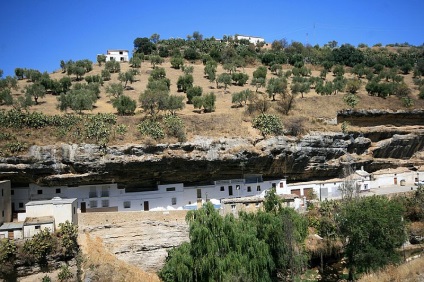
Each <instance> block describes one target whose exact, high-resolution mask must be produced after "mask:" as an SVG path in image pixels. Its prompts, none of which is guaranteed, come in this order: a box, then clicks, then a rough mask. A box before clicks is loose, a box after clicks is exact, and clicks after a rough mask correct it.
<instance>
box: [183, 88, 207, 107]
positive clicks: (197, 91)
mask: <svg viewBox="0 0 424 282" xmlns="http://www.w3.org/2000/svg"><path fill="white" fill-rule="evenodd" d="M202 92H203V88H202V87H200V86H193V87H191V88H189V89H187V93H186V95H187V103H188V104H192V103H193V98H194V97H196V96H202Z"/></svg>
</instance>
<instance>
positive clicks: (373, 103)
mask: <svg viewBox="0 0 424 282" xmlns="http://www.w3.org/2000/svg"><path fill="white" fill-rule="evenodd" d="M186 64H187V65H192V66H193V67H194V73H193V77H194V85H198V86H201V87H203V91H204V92H214V93H215V94H216V96H217V103H216V111H215V112H214V113H210V114H199V113H197V112H195V111H194V109H193V105H186V107H185V109H184V110H182V111H180V112H179V113H178V115H179V116H181V117H182V118H183V119H184V120H185V123H186V128H187V133H188V137H189V138H190V137H192V136H193V135H195V134H196V135H208V136H227V137H230V136H242V137H248V136H251V137H252V136H253V137H254V136H257V135H258V132H257V131H256V130H254V129H252V128H251V124H250V120H251V118H252V117H250V116H249V115H247V114H246V113H245V109H244V108H232V107H231V105H232V104H231V94H232V93H234V92H238V91H241V90H243V89H245V88H249V89H252V90H254V88H253V87H252V86H250V85H249V83H250V79H249V81H248V84H246V85H245V86H244V87H240V86H234V85H231V86H229V87H228V88H227V90H226V91H224V89H223V88H220V89H216V88H215V86H216V84H215V83H210V82H209V81H208V80H207V78H205V77H204V74H203V69H204V66H203V65H202V64H201V63H200V62H197V63H195V64H190V63H188V62H187V63H186ZM103 67H104V66H101V67H99V66H98V65H97V64H96V65H94V68H93V70H92V71H91V72H90V73H88V74H87V75H95V74H100V72H101V70H102V69H103ZM159 67H163V68H165V70H166V75H167V77H168V78H169V79H170V80H171V94H175V95H184V96H185V94H184V93H179V92H177V80H178V77H179V76H180V75H182V73H183V72H182V70H176V69H173V68H171V65H170V63H169V60H166V61H165V63H164V64H162V65H160V66H159ZM129 68H130V67H129V64H128V63H121V71H126V70H128V69H129ZM289 68H290V66H285V69H284V70H287V69H289ZM255 69H256V66H250V67H246V68H244V69H240V71H242V72H245V73H247V74H248V75H249V78H252V73H253V71H254V70H255ZM151 70H152V67H151V65H150V62H148V61H146V62H143V64H142V66H141V69H140V75H137V77H136V78H137V81H136V82H135V83H133V84H132V85H130V86H131V87H133V88H134V90H126V91H125V95H128V96H130V97H131V98H133V99H135V100H136V101H137V102H138V97H139V94H140V93H141V92H142V91H143V90H144V89H145V87H146V85H147V80H148V77H149V73H150V72H151ZM223 72H224V70H223V69H222V66H218V74H220V73H223ZM64 75H65V74H62V73H61V72H60V71H57V72H54V73H52V74H51V77H52V78H54V79H60V78H61V77H62V76H64ZM312 75H314V76H318V75H319V70H314V71H313V72H312ZM272 76H273V75H272V74H271V73H270V72H268V75H267V77H268V78H270V77H272ZM345 77H352V76H351V75H350V74H348V73H347V74H345ZM332 78H333V77H332V74H328V75H327V79H328V80H332ZM112 82H118V74H112V79H111V81H108V82H105V84H104V86H103V87H102V88H101V95H100V96H101V98H100V99H99V100H98V101H97V103H96V104H95V108H94V109H93V111H92V113H114V112H116V111H115V109H114V108H113V107H112V105H111V103H110V99H109V97H107V95H106V92H105V88H106V86H107V85H108V84H109V83H112ZM405 82H406V83H407V84H408V85H409V86H410V88H411V89H412V97H413V99H414V103H415V106H414V108H423V107H424V101H422V100H419V99H418V90H417V89H416V87H415V86H414V85H413V83H412V75H407V76H405ZM27 84H28V82H27V81H19V87H20V89H19V90H18V91H14V95H16V96H18V95H22V94H21V90H22V89H24V87H25V85H27ZM365 84H366V80H365V79H364V83H363V85H362V88H361V90H360V91H359V93H358V96H359V97H360V102H359V104H358V105H357V108H363V109H392V110H396V109H404V108H403V106H402V103H401V102H400V101H399V99H398V98H397V97H389V98H387V99H382V98H378V97H371V96H369V95H367V93H366V91H365ZM259 91H262V92H264V91H265V89H263V88H261V89H260V90H259ZM342 96H343V94H342V93H340V94H338V95H332V96H320V95H317V94H316V92H315V91H314V90H313V89H312V90H311V91H310V92H309V93H308V94H305V98H303V99H302V98H301V96H300V95H298V96H297V97H296V101H295V108H294V110H293V111H291V112H290V114H289V116H282V118H283V122H284V121H287V120H289V119H291V118H293V117H299V116H300V117H304V118H305V119H306V120H307V122H306V123H305V125H306V127H307V129H311V130H340V127H339V126H327V125H323V124H322V123H320V122H317V118H334V117H335V116H336V112H337V111H338V110H340V109H343V108H346V106H345V104H344V103H343V101H342ZM40 101H41V103H40V104H39V105H36V106H33V107H31V109H30V110H31V111H41V112H44V113H47V114H60V112H59V110H57V108H56V106H57V99H56V96H53V95H46V96H45V97H44V98H42V99H40ZM0 108H7V107H5V106H1V107H0ZM271 111H274V112H276V109H272V110H271ZM143 115H144V114H143V113H142V112H141V109H140V110H139V111H137V114H136V115H135V116H133V117H120V118H119V122H120V123H124V124H127V125H128V126H130V128H135V124H136V123H138V121H139V119H140V118H141V117H142V116H143ZM34 134H37V133H34ZM40 137H41V136H40ZM41 139H43V141H41V142H40V143H46V142H49V143H55V140H49V137H45V136H43V138H41ZM137 140H140V136H139V135H138V134H137V133H136V132H135V131H134V130H130V132H129V133H128V134H127V136H126V137H125V138H123V139H122V140H114V142H113V143H128V142H134V141H137Z"/></svg>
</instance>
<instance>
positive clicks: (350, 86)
mask: <svg viewBox="0 0 424 282" xmlns="http://www.w3.org/2000/svg"><path fill="white" fill-rule="evenodd" d="M361 84H362V83H361V81H360V80H359V79H348V80H347V82H346V91H347V92H349V93H351V94H355V93H356V92H358V90H359V89H360V88H361Z"/></svg>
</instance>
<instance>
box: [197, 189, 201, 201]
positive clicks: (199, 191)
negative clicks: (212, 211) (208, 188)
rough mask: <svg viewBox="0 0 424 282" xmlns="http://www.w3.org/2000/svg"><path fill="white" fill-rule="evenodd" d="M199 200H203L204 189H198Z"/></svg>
mask: <svg viewBox="0 0 424 282" xmlns="http://www.w3.org/2000/svg"><path fill="white" fill-rule="evenodd" d="M197 198H198V199H200V198H202V189H197Z"/></svg>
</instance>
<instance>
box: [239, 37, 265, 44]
mask: <svg viewBox="0 0 424 282" xmlns="http://www.w3.org/2000/svg"><path fill="white" fill-rule="evenodd" d="M236 37H237V39H238V40H241V39H247V40H249V42H250V43H253V44H256V43H258V42H265V39H263V38H262V37H255V36H245V35H237V36H236Z"/></svg>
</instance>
